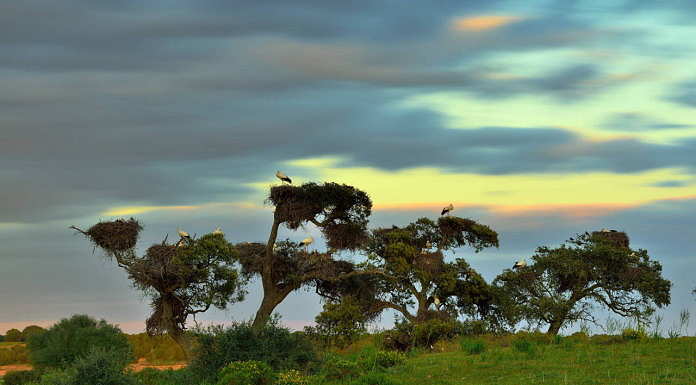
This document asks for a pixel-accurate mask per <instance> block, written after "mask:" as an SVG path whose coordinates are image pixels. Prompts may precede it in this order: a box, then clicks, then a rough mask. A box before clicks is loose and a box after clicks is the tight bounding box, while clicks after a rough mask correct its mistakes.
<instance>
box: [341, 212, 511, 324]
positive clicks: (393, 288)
mask: <svg viewBox="0 0 696 385" xmlns="http://www.w3.org/2000/svg"><path fill="white" fill-rule="evenodd" d="M464 246H470V247H473V248H474V250H475V251H476V252H479V251H481V250H482V249H484V248H487V247H492V246H495V247H498V234H497V233H496V232H495V231H493V230H492V229H491V228H490V227H488V226H486V225H483V224H480V223H477V222H476V221H473V220H471V219H466V218H459V217H455V216H445V217H440V218H439V219H438V220H437V222H435V221H432V220H430V219H428V218H420V219H418V220H417V221H416V222H414V223H411V224H409V225H408V226H406V227H403V228H400V227H397V226H392V227H391V228H379V229H375V230H373V231H372V232H371V236H370V238H369V241H368V243H367V244H366V247H365V251H366V252H367V262H366V263H364V264H362V265H361V266H360V269H359V270H358V271H356V272H355V273H352V274H348V275H347V276H351V275H356V276H359V275H360V274H362V275H363V277H367V276H369V277H371V279H373V280H375V282H376V284H375V289H374V290H373V297H372V300H371V301H363V303H364V304H369V307H367V308H366V309H365V312H366V314H375V313H379V312H381V311H382V310H385V309H394V310H396V311H398V312H399V313H401V314H402V315H403V317H404V318H405V319H407V320H408V321H411V322H419V321H425V320H427V319H429V318H434V317H442V316H446V317H450V316H451V317H456V316H457V315H458V314H459V313H460V312H462V313H467V314H471V315H474V314H484V315H485V314H486V313H487V312H488V307H489V304H490V303H491V300H492V298H491V293H490V291H489V289H488V288H489V285H488V284H487V283H486V282H485V281H484V279H483V278H482V277H481V275H480V274H478V273H477V272H476V271H475V270H474V269H472V268H471V266H469V264H468V263H467V262H466V261H465V260H464V259H461V258H457V259H455V260H454V261H452V262H446V261H445V259H444V255H443V252H444V251H446V250H451V249H454V248H458V247H464ZM363 280H364V279H363ZM363 291H364V292H368V290H363ZM436 298H437V299H436ZM436 301H439V305H437V306H436V309H435V310H431V306H432V305H433V304H435V302H436ZM412 307H415V313H413V312H412V311H411V310H410V309H411V308H412Z"/></svg>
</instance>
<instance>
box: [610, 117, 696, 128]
mask: <svg viewBox="0 0 696 385" xmlns="http://www.w3.org/2000/svg"><path fill="white" fill-rule="evenodd" d="M693 127H694V126H693V125H689V124H676V123H668V122H663V121H659V120H657V119H653V118H651V117H650V116H648V115H646V114H642V113H639V112H623V113H615V114H613V115H611V116H610V117H609V118H608V119H607V120H606V121H605V122H604V124H603V125H602V128H604V129H606V130H611V131H654V130H673V129H686V128H693Z"/></svg>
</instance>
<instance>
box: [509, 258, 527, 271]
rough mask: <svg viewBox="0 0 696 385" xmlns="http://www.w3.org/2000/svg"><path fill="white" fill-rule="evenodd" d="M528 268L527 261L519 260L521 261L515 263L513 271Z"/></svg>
mask: <svg viewBox="0 0 696 385" xmlns="http://www.w3.org/2000/svg"><path fill="white" fill-rule="evenodd" d="M526 266H527V261H526V260H524V259H519V260H517V262H515V264H514V265H512V268H513V269H520V268H522V267H526Z"/></svg>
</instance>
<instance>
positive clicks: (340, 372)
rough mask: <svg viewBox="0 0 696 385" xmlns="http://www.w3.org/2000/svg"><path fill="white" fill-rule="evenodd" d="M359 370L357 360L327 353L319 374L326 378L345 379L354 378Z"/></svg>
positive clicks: (358, 373)
mask: <svg viewBox="0 0 696 385" xmlns="http://www.w3.org/2000/svg"><path fill="white" fill-rule="evenodd" d="M361 372H362V371H361V369H360V366H359V365H358V363H357V362H355V361H351V360H346V359H343V358H340V357H338V356H335V355H329V356H328V357H326V359H325V360H324V362H323V363H322V366H321V371H320V375H321V376H322V377H324V378H325V379H327V380H345V379H351V378H356V377H358V376H359V375H360V373H361Z"/></svg>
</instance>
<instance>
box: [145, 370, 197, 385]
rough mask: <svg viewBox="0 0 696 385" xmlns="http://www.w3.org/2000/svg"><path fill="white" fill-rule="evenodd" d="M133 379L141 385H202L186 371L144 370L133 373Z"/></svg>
mask: <svg viewBox="0 0 696 385" xmlns="http://www.w3.org/2000/svg"><path fill="white" fill-rule="evenodd" d="M134 377H135V378H136V380H137V381H138V383H139V384H141V385H202V384H201V383H200V381H198V380H197V379H196V378H195V376H194V375H193V374H192V373H191V371H190V370H188V369H180V370H171V369H168V370H157V369H154V368H145V369H143V370H141V371H139V372H138V373H135V374H134Z"/></svg>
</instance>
